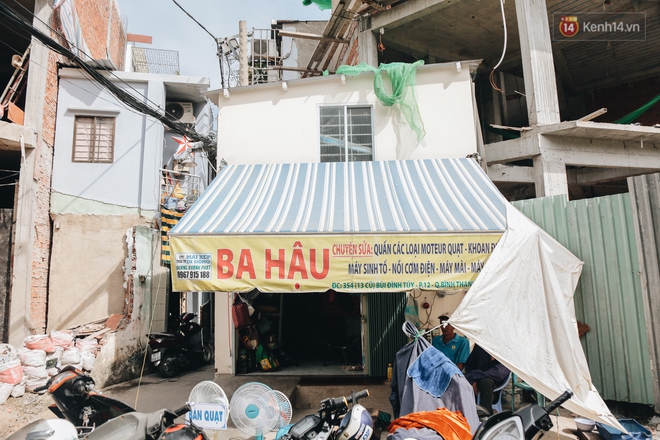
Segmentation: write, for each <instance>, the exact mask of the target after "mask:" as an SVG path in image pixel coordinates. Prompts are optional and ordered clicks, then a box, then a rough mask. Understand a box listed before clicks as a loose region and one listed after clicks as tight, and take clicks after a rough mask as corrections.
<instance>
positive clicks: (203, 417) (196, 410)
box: [185, 403, 227, 430]
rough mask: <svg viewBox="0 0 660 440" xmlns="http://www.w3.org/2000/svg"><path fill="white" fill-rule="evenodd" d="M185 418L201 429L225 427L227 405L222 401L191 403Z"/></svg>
mask: <svg viewBox="0 0 660 440" xmlns="http://www.w3.org/2000/svg"><path fill="white" fill-rule="evenodd" d="M191 406H192V409H191V410H190V411H188V412H187V413H186V416H185V419H186V420H188V421H191V422H193V423H194V424H195V425H197V426H199V427H200V428H203V429H211V430H221V429H227V406H226V405H224V404H222V403H213V404H211V403H192V404H191Z"/></svg>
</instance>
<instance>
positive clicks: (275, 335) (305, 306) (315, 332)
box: [236, 289, 364, 376]
mask: <svg viewBox="0 0 660 440" xmlns="http://www.w3.org/2000/svg"><path fill="white" fill-rule="evenodd" d="M241 298H242V299H243V300H245V301H246V302H247V303H249V305H250V306H251V311H252V310H254V311H253V313H252V314H251V316H250V323H251V325H250V326H249V327H243V328H240V329H238V330H237V333H238V339H239V341H241V342H239V347H240V348H239V352H238V357H237V362H238V365H237V366H236V372H237V374H239V375H241V374H263V373H264V371H263V370H262V369H261V368H260V367H259V364H258V362H257V359H256V356H257V350H256V349H255V342H254V339H255V338H256V339H257V343H258V344H261V345H262V346H263V348H262V350H263V349H264V348H265V349H267V350H268V352H269V355H270V356H272V357H274V358H275V359H277V362H278V363H279V366H278V367H277V368H275V369H273V370H271V371H269V372H272V373H274V374H277V373H279V374H292V375H303V376H317V375H326V376H344V375H364V371H363V366H362V352H363V350H362V336H361V334H362V331H361V304H362V298H361V295H360V294H347V293H338V292H334V291H328V292H324V293H261V292H259V291H258V290H256V289H255V290H253V291H252V292H249V293H247V294H243V295H241ZM246 337H247V338H248V341H249V340H250V339H251V340H252V341H249V342H247V343H246Z"/></svg>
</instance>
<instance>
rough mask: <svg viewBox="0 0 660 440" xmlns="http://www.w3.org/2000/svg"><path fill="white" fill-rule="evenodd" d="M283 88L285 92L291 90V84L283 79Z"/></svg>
mask: <svg viewBox="0 0 660 440" xmlns="http://www.w3.org/2000/svg"><path fill="white" fill-rule="evenodd" d="M282 90H284V91H285V92H286V91H288V90H289V86H288V84H287V83H286V81H282Z"/></svg>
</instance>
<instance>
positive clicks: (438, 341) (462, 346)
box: [431, 315, 470, 371]
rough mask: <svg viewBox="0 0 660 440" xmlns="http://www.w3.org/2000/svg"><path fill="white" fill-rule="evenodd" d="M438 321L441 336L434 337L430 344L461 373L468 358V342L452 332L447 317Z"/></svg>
mask: <svg viewBox="0 0 660 440" xmlns="http://www.w3.org/2000/svg"><path fill="white" fill-rule="evenodd" d="M439 319H440V324H441V325H442V335H441V336H436V337H434V338H433V340H432V341H431V344H432V345H433V346H434V347H435V348H437V349H438V350H440V351H441V352H442V353H443V354H444V355H445V356H447V357H448V358H449V360H450V361H452V362H453V363H454V364H455V365H456V366H457V367H458V369H459V370H461V371H463V366H464V364H465V361H467V359H468V356H470V342H469V341H468V340H467V338H466V337H464V336H459V335H457V334H456V333H455V332H454V327H453V326H452V325H451V324H450V323H449V317H448V316H446V315H442V316H440V318H439Z"/></svg>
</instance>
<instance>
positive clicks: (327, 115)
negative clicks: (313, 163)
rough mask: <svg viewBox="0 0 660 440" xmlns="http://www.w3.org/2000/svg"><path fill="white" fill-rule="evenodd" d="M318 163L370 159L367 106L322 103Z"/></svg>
mask: <svg viewBox="0 0 660 440" xmlns="http://www.w3.org/2000/svg"><path fill="white" fill-rule="evenodd" d="M320 117H321V162H364V161H370V160H373V157H374V154H373V133H372V127H371V107H347V106H343V105H342V106H323V107H320Z"/></svg>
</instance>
